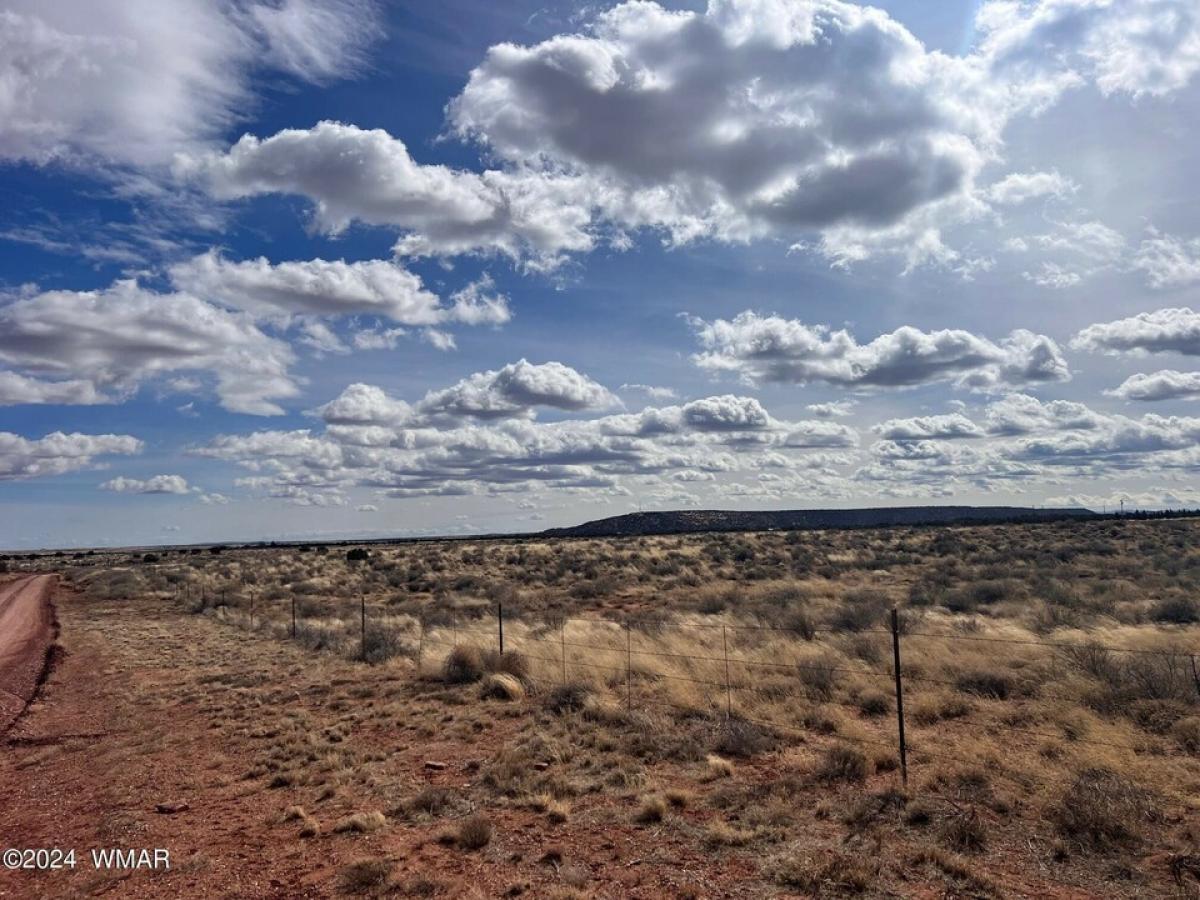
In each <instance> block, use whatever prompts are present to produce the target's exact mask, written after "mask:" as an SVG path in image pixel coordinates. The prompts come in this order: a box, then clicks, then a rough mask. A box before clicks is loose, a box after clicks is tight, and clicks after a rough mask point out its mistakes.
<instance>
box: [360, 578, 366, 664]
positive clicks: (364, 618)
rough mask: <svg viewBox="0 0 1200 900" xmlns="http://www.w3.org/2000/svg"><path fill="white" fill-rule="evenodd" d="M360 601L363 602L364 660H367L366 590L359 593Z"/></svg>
mask: <svg viewBox="0 0 1200 900" xmlns="http://www.w3.org/2000/svg"><path fill="white" fill-rule="evenodd" d="M358 598H359V602H360V603H361V604H362V606H361V611H362V619H361V622H362V661H363V662H366V661H367V595H366V593H365V592H360V593H359V595H358Z"/></svg>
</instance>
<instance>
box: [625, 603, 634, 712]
mask: <svg viewBox="0 0 1200 900" xmlns="http://www.w3.org/2000/svg"><path fill="white" fill-rule="evenodd" d="M625 708H626V709H627V710H628V711H629V712H633V629H631V628H630V627H629V617H628V616H626V617H625Z"/></svg>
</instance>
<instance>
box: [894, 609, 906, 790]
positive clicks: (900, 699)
mask: <svg viewBox="0 0 1200 900" xmlns="http://www.w3.org/2000/svg"><path fill="white" fill-rule="evenodd" d="M892 661H893V662H894V663H895V667H896V724H897V726H898V727H899V734H900V780H901V781H902V782H903V783H904V786H905V787H908V747H907V746H906V744H905V741H904V686H903V682H902V680H901V674H900V614H899V613H898V612H897V611H896V608H895V607H894V606H893V607H892Z"/></svg>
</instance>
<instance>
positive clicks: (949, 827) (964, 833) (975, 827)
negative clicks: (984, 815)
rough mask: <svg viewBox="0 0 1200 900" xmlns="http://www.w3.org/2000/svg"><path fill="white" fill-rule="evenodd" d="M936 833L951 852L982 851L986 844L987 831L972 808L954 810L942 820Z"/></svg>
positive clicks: (976, 811) (977, 813)
mask: <svg viewBox="0 0 1200 900" xmlns="http://www.w3.org/2000/svg"><path fill="white" fill-rule="evenodd" d="M938 833H939V835H940V836H941V838H942V840H943V841H945V842H946V844H947V845H948V846H949V847H950V848H951V849H952V850H958V851H959V852H963V851H973V850H982V849H983V848H984V846H985V845H986V843H987V831H986V830H985V828H984V826H983V823H982V822H981V821H979V811H978V810H977V809H976V808H975V807H974V806H972V807H968V808H967V809H963V810H956V811H955V812H954V813H953V814H952V815H949V816H947V817H946V818H945V819H943V820H942V823H941V826H940V827H939V828H938Z"/></svg>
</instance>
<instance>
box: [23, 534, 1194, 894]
mask: <svg viewBox="0 0 1200 900" xmlns="http://www.w3.org/2000/svg"><path fill="white" fill-rule="evenodd" d="M1198 537H1200V523H1193V522H1188V521H1178V522H1153V523H1150V522H1146V523H1142V522H1132V521H1124V522H1121V521H1118V522H1112V521H1109V522H1097V523H1069V524H1061V525H1060V524H1047V525H1037V526H986V527H969V528H930V529H896V530H886V529H883V530H871V531H855V532H850V531H847V532H800V533H792V534H788V533H769V534H734V535H696V536H686V537H657V538H643V539H631V540H619V541H618V540H614V541H604V540H567V541H543V540H538V539H529V540H521V541H515V540H514V541H508V540H496V541H463V542H441V543H438V542H430V543H422V544H414V545H397V546H382V547H373V548H371V553H370V555H369V556H368V557H367V558H366V559H363V560H359V561H357V562H353V563H351V562H349V561H347V560H346V558H345V552H344V550H334V551H330V552H328V553H324V554H322V553H318V552H316V551H314V550H311V549H310V550H306V551H300V550H298V549H295V548H277V549H265V548H264V549H239V550H227V551H225V552H224V553H221V554H216V555H213V554H207V553H202V554H191V553H184V554H177V553H160V554H159V556H160V561H159V562H158V563H150V564H148V563H144V562H142V561H141V558H140V556H138V557H136V558H135V557H130V556H128V555H126V556H117V555H114V554H97V555H96V556H95V557H91V558H88V559H86V560H83V561H81V562H79V563H78V567H77V568H75V569H74V570H73V572H72V578H73V580H74V581H75V582H76V583H78V584H80V585H81V586H84V587H86V588H87V590H88V591H89V592H90V593H91V594H92V595H93V596H96V597H98V598H109V599H111V601H112V602H113V603H114V604H120V603H123V602H126V600H127V599H128V598H135V597H136V598H142V599H144V600H146V601H147V602H151V601H152V602H154V603H156V604H158V607H159V608H161V609H163V610H165V611H169V613H170V614H171V615H175V616H179V617H181V619H182V620H183V621H185V622H191V623H199V624H203V625H204V626H205V627H210V626H211V627H212V628H217V629H222V631H221V632H220V633H224V634H228V635H242V636H244V638H245V640H247V641H250V642H252V643H253V645H254V646H258V647H267V646H275V647H288V648H293V649H295V650H296V652H297V653H301V654H303V659H304V660H305V661H304V662H297V663H294V665H295V666H296V667H297V670H298V671H301V670H302V671H305V674H306V676H308V675H319V676H320V678H315V679H314V680H317V681H319V680H321V678H324V680H325V681H327V682H328V685H327V689H328V692H327V696H323V697H322V698H321V699H320V703H321V704H323V705H320V706H319V710H320V712H319V715H317V714H314V715H313V716H312V717H311V718H310V719H308V720H304V719H297V720H294V721H288V720H286V719H284V717H283V716H284V714H283V710H282V708H279V707H278V704H279V702H280V700H279V698H278V697H275V698H274V699H272V698H271V692H272V691H275V692H277V693H280V694H282V692H283V691H285V690H286V688H285V686H286V685H288V684H291V683H294V680H295V676H294V675H293V674H291V673H290V672H288V671H284V670H280V669H278V668H276V669H265V670H263V671H258V672H255V671H250V670H249V669H248V668H247V667H245V666H243V667H241V668H238V667H236V666H233V665H228V666H213V667H211V668H210V669H206V670H204V671H203V672H199V673H197V677H196V678H195V679H194V680H191V681H189V682H188V687H187V689H188V690H189V691H191V692H192V696H191V699H190V700H189V702H192V703H195V704H197V705H198V706H201V707H203V706H205V705H207V706H208V707H211V709H212V710H213V714H214V715H217V714H218V712H217V710H218V709H219V710H220V713H219V714H220V715H222V716H236V719H234V720H232V721H236V722H237V723H238V727H239V728H242V729H244V731H243V733H240V734H239V739H241V740H245V741H247V742H250V743H252V744H253V746H254V747H255V748H256V749H255V757H254V759H253V760H252V762H251V764H249V765H247V766H246V767H245V769H243V770H242V772H240V773H239V774H245V775H246V776H248V777H246V778H245V779H244V780H242V781H240V782H237V783H239V784H242V785H244V787H243V789H244V790H248V791H249V790H256V789H266V788H268V787H269V786H271V785H275V787H274V789H273V790H272V792H271V796H272V797H273V798H274V799H275V801H276V803H277V805H276V806H275V810H276V811H277V812H278V810H280V809H286V808H287V807H288V806H294V805H296V804H297V803H298V802H299V803H302V804H303V808H302V809H301V808H300V807H299V806H296V808H297V809H299V810H300V811H299V812H298V813H294V812H292V811H289V815H288V819H289V821H291V822H295V823H299V825H300V827H301V833H303V832H304V830H306V829H311V832H310V833H311V834H313V835H315V834H317V833H318V832H319V830H320V826H319V825H318V824H317V817H319V818H320V819H321V820H322V821H324V822H333V823H335V824H334V825H333V828H332V830H333V831H334V832H344V831H351V832H369V831H371V830H372V828H380V827H382V826H383V825H386V824H387V821H388V820H387V819H385V818H384V817H383V816H382V814H379V813H375V814H373V815H374V816H378V819H374V818H372V821H373V822H374V823H375V824H373V825H369V826H367V827H359V826H355V825H350V824H348V823H349V822H351V821H352V820H358V819H359V818H360V817H362V816H363V815H364V814H362V813H354V812H353V810H354V809H355V808H357V809H373V808H376V807H378V808H379V809H383V810H386V811H387V812H388V815H389V816H390V817H391V819H392V821H394V822H395V823H396V824H395V825H394V826H393V827H392V829H390V830H389V831H388V833H387V834H386V835H385V837H387V838H391V837H392V836H393V834H394V832H395V831H399V830H400V829H407V828H425V829H430V828H438V827H442V825H444V824H445V823H446V821H447V820H449V821H450V822H453V825H451V826H450V827H449V829H448V830H447V831H446V832H445V835H444V839H445V840H446V841H448V842H451V843H453V844H454V845H456V846H459V847H463V848H469V845H470V843H471V840H470V839H466V840H465V839H464V836H463V833H462V828H463V827H464V826H465V824H466V823H467V822H470V821H474V818H473V817H471V818H464V819H458V818H457V817H460V816H464V815H466V814H467V813H468V812H469V811H477V813H476V815H477V817H478V819H479V821H481V822H483V823H484V824H490V823H491V822H496V823H497V824H501V823H502V820H501V819H500V818H499V816H500V815H504V816H528V817H531V819H530V820H529V821H531V822H532V823H533V824H530V825H528V826H524V827H529V828H544V829H551V828H553V829H554V830H553V831H548V832H547V833H548V834H553V835H574V836H575V840H576V841H582V840H586V841H591V842H593V844H594V843H595V841H596V840H597V838H596V837H595V835H597V834H602V833H604V831H605V829H606V827H607V826H608V825H610V824H613V823H618V822H619V823H624V824H625V825H626V826H628V823H629V822H630V819H631V818H632V819H633V820H634V821H636V822H637V823H639V824H641V825H643V826H653V827H652V828H646V829H642V828H638V829H632V830H633V831H635V832H637V833H639V834H646V833H652V834H653V835H654V840H655V841H667V842H669V841H680V842H683V843H685V844H687V843H688V842H694V841H701V842H703V843H704V844H705V845H706V846H709V847H712V848H715V852H716V851H719V853H720V854H738V853H745V854H747V856H748V858H749V859H752V860H753V861H754V864H755V865H756V866H757V865H758V863H759V861H761V860H762V859H770V862H769V863H768V864H767V865H766V866H765V867H764V868H763V871H762V883H761V884H760V885H759V886H758V888H757V889H758V890H759V891H760V892H761V893H768V892H769V891H770V890H772V889H773V888H772V887H771V886H772V885H774V886H775V887H784V888H788V889H792V890H798V891H802V892H806V893H809V894H815V895H823V894H834V893H839V892H840V893H853V892H855V891H863V890H874V889H876V888H879V887H880V886H881V885H884V886H885V887H883V888H880V889H881V890H890V891H892V892H896V893H905V892H906V891H909V890H912V889H913V885H914V884H922V885H926V886H927V887H929V889H930V890H931V891H958V892H968V893H969V892H976V893H979V894H982V895H987V894H988V893H989V892H990V891H992V890H993V881H994V880H995V879H994V878H993V877H992V875H991V874H990V873H993V872H1001V873H1004V872H1008V873H1010V877H1011V871H1012V868H1013V865H1012V860H1011V859H1009V858H1007V857H1006V856H1005V852H1006V851H1005V849H1004V848H1011V847H1012V846H1013V845H1014V843H1018V844H1019V846H1020V847H1021V848H1026V849H1027V851H1028V852H1027V854H1026V849H1022V850H1021V853H1022V856H1021V861H1022V865H1023V866H1024V867H1025V869H1026V870H1027V871H1029V872H1031V873H1035V874H1033V875H1030V876H1029V877H1030V878H1031V879H1033V881H1032V882H1031V883H1030V884H1026V885H1025V886H1024V887H1023V888H1022V890H1024V892H1025V893H1027V894H1037V893H1038V890H1037V887H1038V886H1039V885H1041V886H1045V885H1055V886H1059V887H1061V888H1062V889H1063V891H1065V892H1066V893H1070V892H1071V891H1072V890H1074V891H1076V892H1078V893H1083V894H1086V893H1088V892H1089V891H1090V892H1092V893H1095V892H1097V891H1099V892H1101V893H1103V892H1104V890H1105V887H1104V886H1105V885H1106V882H1105V881H1104V879H1105V877H1107V876H1106V875H1105V873H1107V872H1109V869H1108V868H1107V867H1108V866H1110V865H1111V866H1117V865H1118V864H1119V865H1122V866H1126V865H1133V866H1134V868H1136V865H1135V864H1137V863H1139V862H1143V863H1144V865H1143V868H1146V869H1147V872H1148V874H1146V875H1145V876H1144V877H1143V880H1141V881H1137V882H1136V883H1133V882H1131V884H1134V887H1133V888H1131V893H1136V892H1137V891H1141V892H1142V893H1143V894H1144V895H1154V894H1157V893H1163V892H1165V891H1166V890H1167V888H1165V887H1164V884H1166V882H1165V881H1164V880H1163V879H1168V878H1170V877H1171V876H1170V874H1169V873H1168V872H1167V871H1166V870H1165V868H1163V866H1162V865H1160V863H1161V861H1162V860H1164V859H1167V858H1174V857H1177V856H1179V855H1180V854H1183V855H1184V856H1187V855H1188V854H1192V855H1195V854H1196V847H1197V841H1198V840H1200V829H1198V828H1196V826H1195V825H1194V823H1195V822H1196V821H1197V817H1198V816H1200V803H1198V802H1197V801H1196V799H1195V798H1196V797H1197V796H1200V760H1198V759H1197V754H1198V753H1200V690H1198V686H1197V684H1196V681H1195V677H1194V675H1193V673H1192V671H1191V668H1190V659H1191V657H1190V653H1192V652H1195V651H1196V650H1197V649H1198V648H1200V623H1197V622H1196V621H1195V620H1194V619H1193V617H1192V599H1191V598H1193V597H1195V596H1200V540H1197V538H1198ZM22 564H24V563H22ZM85 564H86V565H85ZM57 565H59V566H61V565H62V563H61V561H59V562H58V563H57ZM360 594H365V596H366V598H367V609H368V619H369V622H370V629H378V630H369V631H368V642H367V643H368V647H367V649H368V659H369V660H371V662H372V663H373V665H369V666H364V665H361V664H359V663H357V662H354V660H356V659H357V657H358V656H359V654H360V652H361V649H362V648H361V645H360V643H359V641H360V636H361V635H360V632H359V624H358V597H359V596H360ZM293 600H294V601H295V603H296V608H297V616H298V625H297V634H296V640H295V641H294V642H293V641H292V638H291V609H292V603H293ZM497 600H502V602H503V604H504V609H505V614H506V619H505V622H504V647H505V653H504V654H503V656H501V655H500V654H499V652H498V651H499V642H498V634H497V628H496V620H495V603H496V602H497ZM892 606H898V607H899V608H900V609H901V629H902V632H903V637H902V649H903V657H904V671H905V695H904V705H905V710H906V714H907V719H906V724H907V729H908V737H909V768H910V790H909V794H908V796H907V798H906V799H905V800H904V801H903V802H902V801H900V800H897V799H895V798H894V797H893V798H890V799H887V797H886V791H887V790H888V789H890V788H892V787H894V786H895V785H897V783H898V781H899V777H898V773H897V771H896V767H897V765H898V760H897V754H896V752H895V750H894V749H893V748H894V746H895V697H894V693H893V684H892V676H891V673H890V666H891V644H890V635H889V634H888V633H886V625H887V622H886V619H885V613H886V611H887V610H889V609H890V608H891V607H892ZM230 640H234V638H232V637H231V638H230ZM238 640H241V638H238ZM296 645H298V646H296ZM1059 645H1062V646H1059ZM1108 647H1121V648H1128V649H1134V650H1138V651H1142V652H1139V653H1120V652H1114V651H1112V650H1110V649H1107V648H1108ZM727 673H728V674H727ZM334 679H342V681H341V682H340V683H334ZM214 697H219V698H221V699H220V702H219V703H217V702H215V701H214V699H213V698H214ZM273 704H274V705H273ZM231 710H233V711H231ZM266 731H271V732H272V733H271V734H270V735H269V736H267V735H266V734H265V732H266ZM364 733H366V734H379V735H382V737H379V738H378V739H377V740H376V741H375V742H374V743H370V742H368V743H367V744H366V746H365V747H364V746H363V742H362V741H361V735H362V734H364ZM397 746H400V747H402V748H408V749H410V751H411V753H412V754H417V757H416V758H417V762H416V764H415V765H413V766H410V767H409V768H408V769H403V770H401V769H399V768H398V767H397V765H392V764H391V763H390V762H389V760H390V759H391V758H392V756H393V755H394V754H395V752H396V749H395V748H396V747H397ZM427 747H428V748H430V749H425V748H427ZM439 755H444V756H447V757H450V766H451V767H450V769H449V770H447V772H446V773H445V774H444V775H440V774H436V775H433V776H429V777H434V778H442V777H445V778H450V777H451V776H452V777H453V782H452V784H453V785H454V786H453V787H443V786H436V785H423V784H421V783H420V782H419V781H418V783H415V784H414V783H413V778H414V777H415V776H414V774H413V773H414V772H417V773H420V772H421V771H422V768H421V765H422V762H421V761H422V760H424V759H437V758H438V756H439ZM730 760H736V765H735V764H734V763H733V762H731V761H730ZM472 767H473V768H472ZM979 771H982V772H985V773H986V778H979V777H977V776H976V775H973V774H972V772H979ZM1113 773H1118V774H1115V775H1114V774H1113ZM426 774H427V773H426ZM234 781H235V782H236V781H237V779H236V777H235V778H234ZM880 797H884V798H885V799H879V798H880ZM347 807H349V808H347ZM306 810H308V811H306ZM673 810H674V811H673ZM437 820H441V822H440V824H439V822H438V821H437ZM276 821H278V820H277V819H276ZM503 825H504V834H506V835H507V834H508V833H509V831H508V824H507V821H504V822H503ZM292 827H293V828H294V827H295V826H292ZM425 833H426V834H428V832H425ZM584 835H586V836H587V837H582V836H584ZM849 836H853V839H854V840H857V841H867V842H878V846H875V845H874V844H872V845H871V846H872V847H873V848H874V849H870V850H867V851H863V852H859V851H858V850H856V851H855V852H854V853H850V852H847V851H845V850H834V851H830V852H828V853H826V852H824V851H822V852H821V853H818V852H817V849H819V848H822V847H838V846H840V841H841V840H843V839H844V838H846V839H848V838H849ZM1017 836H1020V841H1019V842H1018V841H1017ZM376 839H378V838H373V839H369V840H376ZM426 839H428V838H426ZM339 840H340V839H339ZM488 840H490V832H489V836H488ZM488 840H485V841H484V843H483V844H479V845H478V846H480V847H482V846H486V844H487V842H488ZM563 841H564V843H566V838H565V837H564V838H563ZM504 843H505V844H506V845H507V843H508V842H507V841H505V842H504ZM359 846H364V845H363V844H361V843H360V844H359ZM1059 846H1061V847H1062V848H1064V850H1063V852H1061V853H1060V852H1058V851H1057V850H1054V849H1053V848H1055V847H1059ZM506 851H507V847H506ZM443 852H444V851H443ZM1172 854H1173V856H1172ZM493 855H495V853H494V851H491V852H489V853H488V854H484V856H493ZM602 855H603V854H599V855H598V856H597V857H595V858H594V859H593V860H592V861H593V863H594V864H595V867H597V870H599V868H602V867H603V865H604V863H602V862H600V861H598V860H599V859H600V856H602ZM456 858H458V859H469V857H465V856H457V857H456ZM1181 858H1182V857H1181ZM1097 859H1103V860H1104V862H1103V863H1100V862H1087V861H1086V860H1097ZM566 864H567V863H563V864H562V865H566ZM1155 867H1157V868H1155ZM551 868H553V871H554V873H555V874H556V875H557V872H558V870H559V868H561V866H558V867H549V866H548V865H542V868H540V869H535V870H534V871H535V873H543V874H544V873H545V871H547V870H549V869H551ZM1185 874H1186V872H1185ZM531 877H532V876H531ZM1188 877H1190V876H1188ZM912 879H916V881H915V882H914V881H912ZM594 882H595V879H593V882H590V883H588V884H586V885H575V886H572V885H567V884H562V883H559V882H557V881H556V882H555V883H554V885H553V886H554V887H555V888H564V889H571V890H583V889H585V888H586V889H593V888H595V883H594ZM533 883H534V884H535V887H534V888H531V889H530V891H531V895H537V896H549V890H550V887H551V885H550V883H549V881H547V880H546V879H543V881H541V882H538V881H537V878H533ZM397 884H399V885H401V886H402V885H403V884H404V882H403V880H402V879H399V878H398V881H397ZM1098 885H1100V887H1098ZM610 887H611V884H610ZM437 889H438V890H442V888H441V887H439V888H437ZM597 890H598V893H602V891H601V890H599V889H597ZM610 892H611V891H610Z"/></svg>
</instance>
